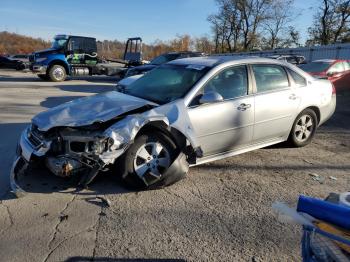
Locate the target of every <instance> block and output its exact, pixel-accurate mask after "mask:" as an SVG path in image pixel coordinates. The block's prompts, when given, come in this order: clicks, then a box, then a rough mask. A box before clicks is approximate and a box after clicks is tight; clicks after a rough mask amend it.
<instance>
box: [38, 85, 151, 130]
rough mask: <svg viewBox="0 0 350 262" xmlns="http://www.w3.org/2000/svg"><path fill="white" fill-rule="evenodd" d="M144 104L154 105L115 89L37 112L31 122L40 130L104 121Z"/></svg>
mask: <svg viewBox="0 0 350 262" xmlns="http://www.w3.org/2000/svg"><path fill="white" fill-rule="evenodd" d="M145 105H151V106H156V105H157V104H155V103H152V102H150V101H147V100H144V99H141V98H137V97H134V96H129V95H126V94H122V93H119V92H116V91H111V92H106V93H102V94H98V95H93V96H89V97H84V98H79V99H75V100H73V101H70V102H67V103H64V104H62V105H59V106H56V107H54V108H51V109H49V110H47V111H44V112H41V113H39V114H37V115H36V116H35V117H34V118H33V119H32V122H33V124H34V125H36V126H37V127H38V129H39V130H41V131H47V130H49V129H50V128H52V127H57V126H69V127H75V126H86V125H91V124H93V123H95V122H105V121H108V120H111V119H113V118H115V117H117V116H119V115H121V114H123V113H127V112H129V111H132V110H135V109H138V108H141V107H143V106H145Z"/></svg>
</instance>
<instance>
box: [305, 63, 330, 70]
mask: <svg viewBox="0 0 350 262" xmlns="http://www.w3.org/2000/svg"><path fill="white" fill-rule="evenodd" d="M330 65H331V63H330V62H311V63H308V64H304V65H300V68H301V69H303V70H304V71H306V72H324V71H326V70H327V69H328V67H329V66H330Z"/></svg>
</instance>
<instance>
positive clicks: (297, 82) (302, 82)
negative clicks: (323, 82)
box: [288, 68, 306, 87]
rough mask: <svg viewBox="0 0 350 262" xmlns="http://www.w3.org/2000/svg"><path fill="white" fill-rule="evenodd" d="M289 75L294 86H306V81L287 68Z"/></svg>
mask: <svg viewBox="0 0 350 262" xmlns="http://www.w3.org/2000/svg"><path fill="white" fill-rule="evenodd" d="M288 72H289V74H290V75H291V76H292V78H293V80H294V83H295V85H296V86H298V87H300V86H306V79H305V78H304V77H302V76H301V75H299V74H298V73H296V72H294V71H293V70H291V69H289V68H288Z"/></svg>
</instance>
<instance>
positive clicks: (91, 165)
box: [10, 92, 200, 196]
mask: <svg viewBox="0 0 350 262" xmlns="http://www.w3.org/2000/svg"><path fill="white" fill-rule="evenodd" d="M114 93H117V92H114ZM117 94H118V95H117V97H118V99H119V100H120V97H119V96H123V95H122V94H119V93H117ZM113 95H114V94H113ZM110 97H111V95H110V96H109V98H110ZM89 99H90V100H91V98H89ZM87 100H88V99H87ZM130 100H131V99H129V103H128V104H127V106H125V107H124V108H123V107H120V106H119V107H120V108H121V109H119V110H118V112H117V111H116V109H115V106H114V107H113V110H108V107H107V106H106V105H105V104H103V102H102V101H103V99H101V98H98V99H97V101H98V104H97V105H96V104H95V105H94V104H93V103H92V102H91V101H89V100H88V101H87V102H89V103H90V105H89V108H86V110H88V109H89V110H92V111H95V112H97V111H98V115H97V116H96V114H86V112H84V114H85V115H89V117H85V119H84V118H83V119H82V117H81V114H80V115H79V114H76V112H75V113H74V115H73V112H74V111H76V110H72V108H79V109H80V110H81V108H82V107H83V108H84V102H85V105H86V104H87V102H86V101H85V100H82V102H83V105H82V106H79V107H77V106H78V105H77V104H76V102H75V103H71V102H70V104H69V103H68V104H67V106H66V107H63V106H60V107H61V110H57V108H55V109H54V110H53V111H52V112H51V114H50V110H49V111H47V112H44V113H43V117H41V118H40V114H39V115H38V116H36V117H35V118H34V119H33V123H32V124H31V125H30V126H29V127H28V128H27V129H25V130H24V131H23V133H22V135H21V137H20V141H19V145H18V150H17V157H16V160H15V161H14V163H13V167H12V169H11V175H10V178H11V189H12V192H13V193H15V194H16V195H17V196H22V195H23V194H24V190H22V189H21V188H20V187H19V185H18V183H17V182H16V180H17V176H18V174H20V173H21V172H24V171H25V169H26V168H27V167H28V166H29V165H32V164H34V163H35V162H39V163H41V164H44V165H45V167H46V168H47V169H48V170H50V171H51V172H52V173H53V174H54V175H56V176H59V177H71V176H75V175H81V179H80V182H79V186H81V187H86V186H87V185H88V184H89V183H91V181H92V180H93V179H94V178H95V177H96V175H97V174H98V173H99V172H100V171H106V170H108V169H110V168H111V166H113V165H114V163H115V161H116V159H117V158H119V157H120V156H121V155H122V154H123V153H124V152H125V151H126V150H127V149H128V147H129V146H130V145H131V144H132V143H133V141H134V139H135V137H136V136H137V134H138V132H139V131H140V130H141V129H142V128H143V127H145V126H147V125H149V124H152V123H160V124H161V125H162V126H163V127H165V128H168V129H169V130H171V129H176V130H177V131H178V133H180V134H182V135H183V138H184V140H186V141H187V143H186V144H183V145H182V148H180V150H179V152H180V153H179V154H178V156H177V157H176V158H175V160H174V161H173V163H171V165H170V166H169V168H168V169H167V171H166V172H165V173H164V174H162V177H159V179H164V180H165V179H170V180H171V179H174V177H178V178H182V177H183V176H184V175H185V174H186V173H187V170H188V161H187V157H188V154H186V155H185V154H184V153H183V152H184V149H185V147H187V146H188V145H190V146H191V148H193V149H194V150H193V151H194V152H196V153H197V156H200V148H199V147H198V146H196V140H195V137H194V135H193V130H192V127H191V124H190V122H189V120H188V116H187V118H186V114H184V109H183V104H182V103H181V102H177V103H173V104H167V105H164V106H160V107H155V106H154V104H152V103H151V104H150V105H147V102H144V101H140V100H138V101H137V104H135V106H130ZM134 100H135V99H134ZM110 102H111V101H110ZM101 103H102V104H101ZM80 104H81V101H80ZM110 104H111V105H113V103H110ZM119 104H120V103H119ZM111 105H109V106H111ZM104 106H105V107H104ZM101 108H103V109H104V111H105V112H108V113H109V114H110V115H107V113H104V114H103V117H102V118H101V114H102V113H101ZM111 112H112V113H111ZM78 113H79V112H78ZM101 119H102V121H101ZM44 120H45V121H44ZM62 123H63V124H62ZM170 173H171V174H173V176H172V178H170V177H171V176H170V175H169V174H170ZM168 182H171V181H168ZM147 186H148V185H147Z"/></svg>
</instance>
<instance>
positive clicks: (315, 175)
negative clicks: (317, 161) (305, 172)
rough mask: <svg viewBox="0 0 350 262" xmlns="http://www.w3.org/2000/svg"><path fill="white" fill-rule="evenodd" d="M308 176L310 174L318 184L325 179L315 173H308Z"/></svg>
mask: <svg viewBox="0 0 350 262" xmlns="http://www.w3.org/2000/svg"><path fill="white" fill-rule="evenodd" d="M309 176H311V177H312V179H313V180H315V181H318V182H319V183H320V184H323V183H324V181H325V178H324V177H323V176H321V175H319V174H316V173H309Z"/></svg>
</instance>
